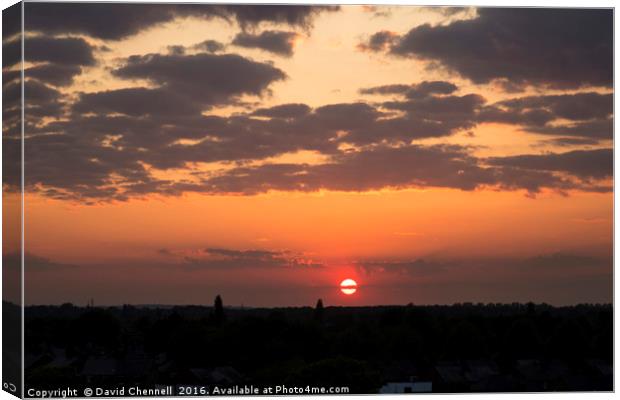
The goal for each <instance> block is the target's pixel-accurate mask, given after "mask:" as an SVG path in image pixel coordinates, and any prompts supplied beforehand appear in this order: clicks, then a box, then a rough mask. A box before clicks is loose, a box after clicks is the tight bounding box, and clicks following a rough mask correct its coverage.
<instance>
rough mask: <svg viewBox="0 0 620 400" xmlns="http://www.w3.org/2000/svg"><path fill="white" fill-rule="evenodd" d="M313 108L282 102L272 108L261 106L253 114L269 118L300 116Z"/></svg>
mask: <svg viewBox="0 0 620 400" xmlns="http://www.w3.org/2000/svg"><path fill="white" fill-rule="evenodd" d="M310 111H311V108H310V107H309V106H307V105H305V104H281V105H278V106H274V107H270V108H259V109H258V110H256V111H254V112H253V113H252V115H256V116H259V117H269V118H284V119H288V118H299V117H303V116H305V115H308V114H309V113H310Z"/></svg>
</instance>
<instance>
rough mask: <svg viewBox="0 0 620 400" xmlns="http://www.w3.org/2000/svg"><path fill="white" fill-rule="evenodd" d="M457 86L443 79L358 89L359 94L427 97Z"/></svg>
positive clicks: (451, 90)
mask: <svg viewBox="0 0 620 400" xmlns="http://www.w3.org/2000/svg"><path fill="white" fill-rule="evenodd" d="M457 89H458V87H457V86H456V85H455V84H453V83H451V82H445V81H424V82H420V83H417V84H413V85H400V84H396V85H384V86H375V87H371V88H364V89H360V91H359V92H360V94H378V95H389V94H398V95H403V96H405V97H407V98H409V99H417V98H423V97H428V96H429V95H436V94H438V95H441V94H451V93H453V92H455V91H456V90H457Z"/></svg>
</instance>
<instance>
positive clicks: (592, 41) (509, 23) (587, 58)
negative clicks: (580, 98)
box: [362, 8, 613, 88]
mask: <svg viewBox="0 0 620 400" xmlns="http://www.w3.org/2000/svg"><path fill="white" fill-rule="evenodd" d="M477 12H478V17H477V18H474V19H468V20H459V21H455V22H452V23H451V24H449V25H437V26H432V25H429V24H424V25H420V26H417V27H415V28H413V29H411V30H410V31H409V32H408V33H406V34H404V35H403V36H401V37H399V38H394V37H393V36H390V35H385V34H383V32H379V33H377V34H375V35H378V36H376V38H375V35H373V36H372V37H371V41H370V42H369V43H366V44H363V45H362V46H364V48H366V49H369V50H374V51H381V50H384V49H385V48H386V47H389V48H390V53H391V54H393V55H396V56H403V57H416V58H420V59H425V60H431V61H433V62H437V63H440V64H441V65H443V66H444V67H446V68H448V69H450V70H453V71H456V72H458V73H459V74H461V75H462V76H464V77H466V78H469V79H471V80H472V81H473V82H475V83H488V82H490V81H492V80H495V79H504V80H507V81H509V82H511V83H512V84H513V85H521V86H522V85H548V86H551V87H556V88H577V87H581V86H588V85H593V86H605V87H611V85H612V82H613V39H612V38H613V10H611V9H557V8H479V9H478V10H477ZM373 39H374V40H375V43H376V45H372V43H373Z"/></svg>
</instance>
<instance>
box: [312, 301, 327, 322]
mask: <svg viewBox="0 0 620 400" xmlns="http://www.w3.org/2000/svg"><path fill="white" fill-rule="evenodd" d="M324 312H325V310H324V309H323V300H322V299H319V300H318V301H317V302H316V307H315V308H314V319H315V320H316V321H319V322H321V321H323V314H324Z"/></svg>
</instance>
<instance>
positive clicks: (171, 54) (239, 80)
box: [3, 3, 613, 306]
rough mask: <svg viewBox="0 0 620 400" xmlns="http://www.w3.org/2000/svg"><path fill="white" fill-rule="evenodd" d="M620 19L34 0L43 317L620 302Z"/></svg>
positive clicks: (35, 290) (520, 12)
mask: <svg viewBox="0 0 620 400" xmlns="http://www.w3.org/2000/svg"><path fill="white" fill-rule="evenodd" d="M612 19H613V14H612V10H604V9H599V10H585V9H571V10H563V9H497V8H482V9H475V8H424V7H406V6H399V7H388V6H378V7H370V6H341V7H324V6H322V7H303V6H222V5H217V6H213V5H211V6H203V5H178V4H177V5H162V4H159V5H146V4H133V5H119V4H92V3H91V4H88V3H86V4H45V3H26V4H25V28H26V41H25V63H24V67H25V68H26V69H25V77H26V80H25V102H26V105H27V107H26V110H25V114H26V119H25V128H24V130H25V157H26V164H25V171H26V172H25V174H26V175H25V183H26V188H25V190H26V195H25V249H26V257H25V265H26V272H25V285H26V303H27V304H59V303H63V302H74V303H76V304H84V303H86V301H88V300H89V299H90V298H94V299H95V302H96V304H123V303H132V304H211V303H212V301H213V298H214V297H215V295H216V294H221V295H222V297H223V299H224V302H225V303H226V304H228V305H241V304H244V305H246V306H298V305H313V304H314V303H315V302H316V300H317V299H318V298H323V301H324V303H325V305H326V306H327V305H374V304H406V303H409V302H413V303H416V304H427V303H431V304H432V303H454V302H466V301H472V302H479V301H480V302H485V303H486V302H513V301H521V302H526V301H535V302H548V303H552V304H574V303H579V302H611V301H612V229H613V222H612V213H613V194H612V190H613V181H612V174H613V168H612V166H613V143H612V139H613V91H612V85H613V55H612V54H613V44H612V43H613V39H612V38H613V35H612V32H613V25H612ZM14 38H18V37H17V36H16V37H14ZM10 39H11V38H8V40H7V38H6V36H5V38H4V41H3V48H4V50H3V51H4V54H5V56H4V57H5V59H6V58H7V56H6V54H13V53H14V52H15V50H16V49H18V47H17V46H19V44H20V42H19V40H13V41H11V40H10ZM11 52H13V53H11ZM4 64H5V65H3V77H4V79H3V90H4V91H5V93H10V91H12V90H18V89H19V85H20V82H19V64H13V65H8V64H10V63H7V62H5V63H4ZM5 107H6V105H5ZM14 118H17V116H14ZM4 119H5V124H4V146H5V147H6V148H7V149H9V150H8V151H11V149H18V148H19V140H17V139H15V136H16V135H17V136H19V124H17V125H15V124H13V125H12V124H11V121H13V122H14V121H16V120H14V119H13V120H11V115H8V114H5V117H4ZM7 121H8V122H7ZM5 154H10V153H6V151H5ZM10 162H11V160H7V157H6V156H5V159H4V168H7V167H9V168H10V167H11V166H10V165H7V163H10ZM16 184H17V181H8V182H5V190H9V191H10V190H15V187H16V186H15V185H16ZM18 199H19V196H18V195H17V194H8V195H7V194H5V200H4V201H5V203H6V202H8V203H9V204H10V203H11V202H17V201H18ZM4 240H5V246H4V250H5V253H7V252H8V253H9V258H10V255H11V248H13V249H14V248H15V246H16V244H15V243H16V242H14V241H12V239H11V238H7V237H5V239H4ZM13 240H14V239H13ZM15 259H17V258H15ZM345 278H353V279H355V280H356V281H357V282H358V285H359V290H358V291H357V292H356V293H355V294H354V295H352V296H345V295H343V294H342V293H341V292H340V291H339V289H338V285H339V283H340V281H342V280H343V279H345Z"/></svg>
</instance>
